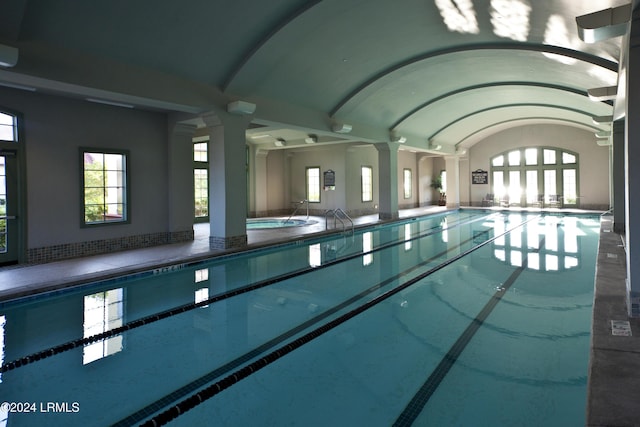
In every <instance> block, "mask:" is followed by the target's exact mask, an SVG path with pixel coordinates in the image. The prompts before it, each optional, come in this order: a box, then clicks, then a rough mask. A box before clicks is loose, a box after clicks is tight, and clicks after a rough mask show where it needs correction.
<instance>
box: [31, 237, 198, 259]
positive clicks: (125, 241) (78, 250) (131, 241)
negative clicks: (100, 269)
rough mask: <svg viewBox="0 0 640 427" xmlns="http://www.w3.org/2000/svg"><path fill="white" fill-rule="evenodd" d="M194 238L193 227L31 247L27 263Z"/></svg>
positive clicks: (145, 246) (158, 244) (139, 247)
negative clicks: (182, 229)
mask: <svg viewBox="0 0 640 427" xmlns="http://www.w3.org/2000/svg"><path fill="white" fill-rule="evenodd" d="M193 239H194V232H193V229H191V230H184V231H173V232H162V233H149V234H140V235H135V236H125V237H116V238H112V239H105V240H91V241H87V242H78V243H65V244H61V245H53V246H44V247H40V248H31V249H29V250H28V251H27V263H28V264H43V263H47V262H53V261H60V260H63V259H69V258H77V257H83V256H90V255H100V254H106V253H110V252H117V251H124V250H128V249H141V248H148V247H152V246H160V245H166V244H169V243H180V242H188V241H192V240H193Z"/></svg>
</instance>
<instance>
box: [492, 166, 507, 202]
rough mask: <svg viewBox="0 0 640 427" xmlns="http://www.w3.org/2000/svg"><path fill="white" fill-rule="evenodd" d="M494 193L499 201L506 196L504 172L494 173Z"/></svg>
mask: <svg viewBox="0 0 640 427" xmlns="http://www.w3.org/2000/svg"><path fill="white" fill-rule="evenodd" d="M493 193H494V194H495V197H497V198H498V199H500V198H502V197H503V196H504V194H505V188H504V173H503V172H502V171H494V172H493Z"/></svg>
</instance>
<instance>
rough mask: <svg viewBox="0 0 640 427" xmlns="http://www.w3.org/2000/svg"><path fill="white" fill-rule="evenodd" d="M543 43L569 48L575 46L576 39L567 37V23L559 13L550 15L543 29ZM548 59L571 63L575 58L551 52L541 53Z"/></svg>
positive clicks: (573, 62)
mask: <svg viewBox="0 0 640 427" xmlns="http://www.w3.org/2000/svg"><path fill="white" fill-rule="evenodd" d="M544 44H548V45H552V46H560V47H566V48H569V49H574V50H575V48H576V45H577V40H575V39H574V40H570V39H569V30H568V29H567V23H566V22H565V20H564V18H563V17H562V16H560V15H551V16H550V17H549V20H548V21H547V28H546V30H545V31H544ZM543 55H544V56H546V57H547V58H549V59H553V60H555V61H558V62H560V63H562V64H566V65H572V64H575V62H576V59H575V58H570V57H568V56H563V55H556V54H553V53H546V52H545V53H543Z"/></svg>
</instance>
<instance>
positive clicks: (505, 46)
mask: <svg viewBox="0 0 640 427" xmlns="http://www.w3.org/2000/svg"><path fill="white" fill-rule="evenodd" d="M481 49H482V50H525V51H533V52H541V53H542V52H545V53H551V54H556V55H560V56H566V57H569V58H573V59H576V60H578V61H583V62H588V63H590V64H593V65H596V66H599V67H602V68H605V69H607V70H610V71H613V72H616V73H617V72H618V63H617V62H613V61H609V60H608V59H604V58H601V57H599V56H595V55H591V54H588V53H585V52H580V51H577V50H573V49H568V48H566V47H560V46H551V45H534V44H529V43H518V42H512V43H481V44H474V45H464V46H454V47H449V48H446V49H441V50H436V51H433V52H428V53H424V54H421V55H418V56H414V57H412V58H409V59H407V60H405V61H402V62H398V63H397V64H394V65H392V66H391V67H389V68H386V69H384V70H382V71H380V72H379V73H377V74H376V75H374V76H373V77H371V78H370V79H369V80H367V81H365V82H364V83H362V84H361V85H360V86H358V87H357V88H356V89H354V90H353V91H351V93H349V94H348V95H347V96H346V97H345V98H344V99H342V100H341V101H340V102H339V103H338V104H337V105H336V106H335V107H333V108H332V109H331V111H330V112H329V116H331V117H333V116H335V115H336V114H337V113H338V111H340V109H341V108H342V107H343V106H344V105H345V104H346V103H347V102H349V101H350V100H351V99H353V98H354V97H355V96H356V95H358V94H359V93H360V92H362V91H363V90H364V89H366V88H367V87H368V86H370V85H372V84H373V83H375V82H376V81H378V80H380V79H382V78H383V77H385V76H387V75H389V74H391V73H393V72H394V71H397V70H400V69H402V68H404V67H407V66H409V65H412V64H415V63H417V62H420V61H425V60H427V59H431V58H435V57H437V56H441V55H449V54H452V53H460V52H467V51H474V50H481Z"/></svg>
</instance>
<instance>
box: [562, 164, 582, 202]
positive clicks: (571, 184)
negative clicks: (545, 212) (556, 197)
mask: <svg viewBox="0 0 640 427" xmlns="http://www.w3.org/2000/svg"><path fill="white" fill-rule="evenodd" d="M562 184H563V185H562V187H563V188H562V195H563V196H564V204H568V205H575V204H576V203H577V201H578V199H577V195H578V194H577V193H578V190H577V185H576V170H575V169H565V170H563V171H562Z"/></svg>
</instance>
